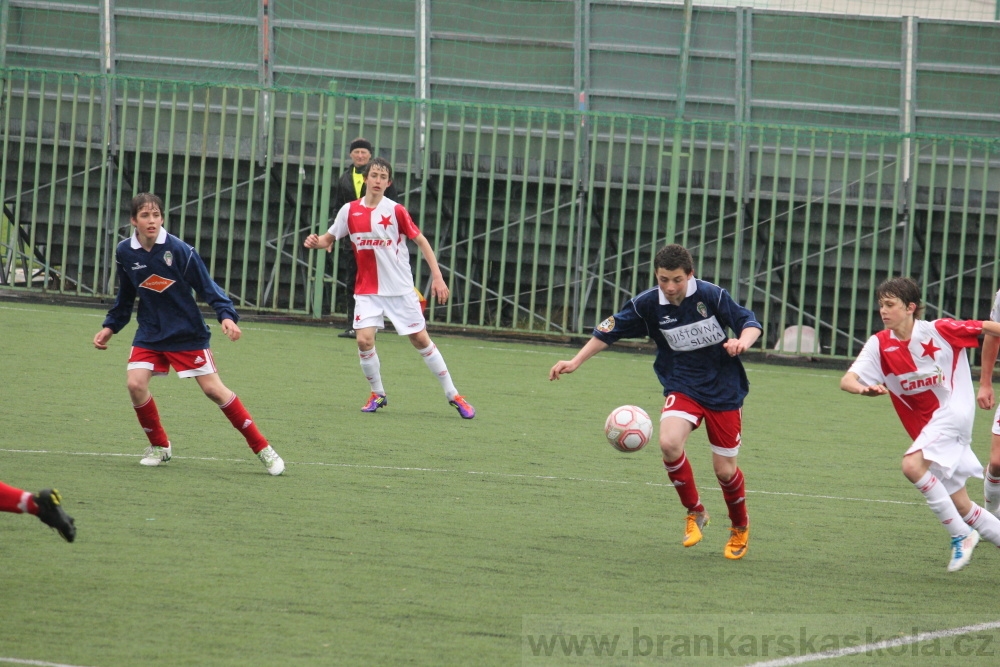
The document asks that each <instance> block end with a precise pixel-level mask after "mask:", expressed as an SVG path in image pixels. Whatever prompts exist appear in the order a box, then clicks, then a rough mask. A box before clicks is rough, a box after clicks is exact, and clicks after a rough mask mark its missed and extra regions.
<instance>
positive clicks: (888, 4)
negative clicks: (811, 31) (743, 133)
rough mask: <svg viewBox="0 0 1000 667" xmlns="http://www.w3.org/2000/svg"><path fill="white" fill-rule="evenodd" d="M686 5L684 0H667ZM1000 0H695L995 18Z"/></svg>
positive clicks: (834, 10)
mask: <svg viewBox="0 0 1000 667" xmlns="http://www.w3.org/2000/svg"><path fill="white" fill-rule="evenodd" d="M665 1H666V2H667V3H669V4H684V2H683V0H665ZM998 2H1000V0H694V5H695V6H710V7H753V8H756V9H779V10H786V11H796V12H817V13H823V14H853V15H855V16H920V17H923V18H935V19H954V20H961V21H993V20H994V16H995V15H996V9H997V3H998Z"/></svg>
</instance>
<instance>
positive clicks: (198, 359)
mask: <svg viewBox="0 0 1000 667" xmlns="http://www.w3.org/2000/svg"><path fill="white" fill-rule="evenodd" d="M171 367H173V369H174V370H175V371H177V377H182V378H190V377H195V376H196V375H211V374H212V373H216V372H218V370H217V369H216V368H215V359H213V358H212V351H211V350H209V349H207V348H206V349H204V350H182V351H180V352H160V351H159V350H147V349H146V348H144V347H133V348H132V352H131V353H130V354H129V357H128V369H129V370H133V369H136V368H145V369H146V370H150V371H153V375H166V374H167V373H168V372H170V368H171Z"/></svg>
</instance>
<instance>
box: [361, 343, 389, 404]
mask: <svg viewBox="0 0 1000 667" xmlns="http://www.w3.org/2000/svg"><path fill="white" fill-rule="evenodd" d="M358 357H359V358H360V359H361V372H362V373H364V374H365V379H366V380H368V384H369V385H370V386H371V388H372V391H373V392H374V393H376V394H381V395H382V396H385V387H383V386H382V373H381V367H382V364H381V363H380V362H379V359H378V352H376V351H375V348H374V347H373V348H372V349H370V350H368V351H367V352H362V351H361V350H358Z"/></svg>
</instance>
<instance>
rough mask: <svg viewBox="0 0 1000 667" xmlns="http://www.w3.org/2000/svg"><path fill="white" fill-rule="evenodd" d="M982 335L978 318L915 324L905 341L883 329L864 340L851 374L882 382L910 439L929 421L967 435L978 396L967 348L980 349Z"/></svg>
mask: <svg viewBox="0 0 1000 667" xmlns="http://www.w3.org/2000/svg"><path fill="white" fill-rule="evenodd" d="M982 331H983V323H982V322H980V321H978V320H961V321H958V320H952V319H940V320H934V321H932V322H928V321H926V320H915V321H914V323H913V332H912V333H911V334H910V339H909V340H905V341H904V340H899V339H898V338H896V335H895V334H894V333H893V332H892V331H891V330H889V329H885V330H883V331H880V332H878V333H877V334H875V335H874V336H872V337H871V338H869V339H868V341H867V342H866V343H865V346H864V348H862V350H861V354H859V355H858V358H857V360H856V361H855V362H854V363H853V364H852V365H851V368H850V371H851V372H852V373H855V374H857V376H858V378H860V380H861V382H862V383H864V384H866V385H874V384H879V383H883V384H885V386H886V388H887V389H888V390H889V394H890V396H891V397H892V405H893V407H894V408H896V414H898V415H899V419H900V421H902V422H903V428H905V429H906V432H907V433H908V434H909V435H910V437H911V438H913V439H916V438H917V436H918V435H920V433H921V431H923V430H924V429H925V428H927V426H928V425H929V424H931V423H933V424H934V426H935V428H938V429H943V431H944V432H950V433H955V434H959V435H961V434H964V435H966V436H967V437H971V435H972V424H973V420H974V419H975V409H976V393H975V391H974V390H973V386H972V375H971V371H970V370H969V359H968V356H967V355H966V353H965V348H969V347H978V345H979V335H980V334H981V333H982Z"/></svg>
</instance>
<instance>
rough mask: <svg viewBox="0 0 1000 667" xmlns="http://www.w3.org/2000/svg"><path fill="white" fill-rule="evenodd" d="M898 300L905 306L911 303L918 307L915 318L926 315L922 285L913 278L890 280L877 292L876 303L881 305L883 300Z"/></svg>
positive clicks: (880, 286) (914, 314)
mask: <svg viewBox="0 0 1000 667" xmlns="http://www.w3.org/2000/svg"><path fill="white" fill-rule="evenodd" d="M891 298H896V299H899V300H900V301H902V302H903V305H904V306H908V305H910V304H911V303H914V304H916V305H917V309H916V310H915V311H914V313H913V316H914V317H918V318H919V317H922V316H923V314H924V304H923V301H921V300H920V285H919V284H917V281H916V280H914V279H913V278H904V277H899V278H889V279H888V280H886V281H885V282H883V283H882V284H881V285H879V286H878V288H877V289H876V290H875V301H876V303H881V302H882V299H891Z"/></svg>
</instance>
